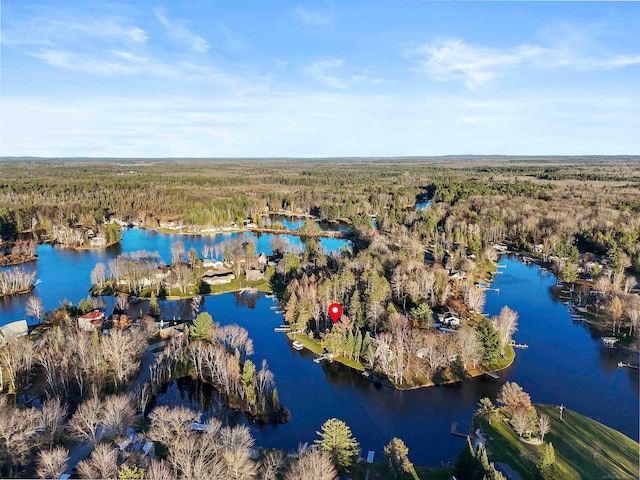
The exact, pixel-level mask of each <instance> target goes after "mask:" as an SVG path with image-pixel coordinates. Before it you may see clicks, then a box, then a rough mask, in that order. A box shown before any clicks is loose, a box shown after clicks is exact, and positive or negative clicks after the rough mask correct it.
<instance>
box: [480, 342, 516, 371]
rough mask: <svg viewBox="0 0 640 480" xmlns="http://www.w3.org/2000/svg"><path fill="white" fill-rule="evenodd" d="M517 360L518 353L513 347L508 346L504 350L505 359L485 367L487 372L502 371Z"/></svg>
mask: <svg viewBox="0 0 640 480" xmlns="http://www.w3.org/2000/svg"><path fill="white" fill-rule="evenodd" d="M515 358H516V352H515V351H514V350H513V347H512V346H511V345H507V346H506V347H505V349H504V357H502V358H500V359H498V360H496V361H495V362H493V363H490V364H488V365H483V367H484V369H485V370H489V371H496V370H502V369H503V368H507V367H508V366H509V365H511V364H512V363H513V360H514V359H515Z"/></svg>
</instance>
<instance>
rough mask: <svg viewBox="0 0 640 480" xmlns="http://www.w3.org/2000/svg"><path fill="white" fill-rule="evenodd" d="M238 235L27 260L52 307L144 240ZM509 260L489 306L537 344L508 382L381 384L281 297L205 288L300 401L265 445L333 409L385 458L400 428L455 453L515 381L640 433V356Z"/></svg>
mask: <svg viewBox="0 0 640 480" xmlns="http://www.w3.org/2000/svg"><path fill="white" fill-rule="evenodd" d="M237 235H238V234H237V233H234V234H223V235H216V236H203V237H200V236H185V235H169V234H163V233H158V232H155V231H151V230H141V229H131V230H127V231H125V232H124V235H123V240H122V242H121V243H120V244H119V245H116V246H114V247H111V248H109V249H106V250H87V251H80V252H76V251H72V250H65V249H62V248H59V247H51V246H49V245H42V246H40V247H38V254H39V255H40V257H39V259H38V262H37V263H31V264H27V266H28V268H37V269H38V278H40V279H41V280H42V283H41V284H40V285H38V287H37V288H36V290H35V292H34V294H35V295H38V296H40V297H41V298H42V299H43V303H44V306H45V308H46V309H47V310H48V309H53V308H55V307H56V306H58V305H59V304H60V301H61V300H62V299H64V298H68V299H70V300H72V301H73V302H74V303H77V301H78V300H80V299H81V298H83V297H86V295H87V292H88V288H89V286H90V285H89V275H90V272H91V270H92V269H93V267H94V265H95V263H96V262H99V261H102V262H105V261H106V260H107V259H108V258H112V257H113V256H115V255H118V254H120V253H122V252H131V251H135V250H140V249H145V250H148V251H158V252H159V254H160V256H161V257H162V258H163V259H164V260H165V261H168V260H169V257H170V245H171V244H172V243H173V242H174V241H175V240H178V239H179V240H181V241H183V242H184V244H185V248H186V249H187V250H188V249H189V248H191V247H194V248H196V250H198V251H200V250H201V249H202V246H203V245H205V244H212V243H214V242H218V241H221V240H223V239H225V238H231V237H233V236H237ZM247 236H252V235H247ZM270 237H271V235H264V234H263V235H259V236H256V241H257V247H258V248H257V251H258V252H260V251H264V252H266V253H270V248H269V241H270ZM288 237H289V238H288V239H289V241H290V242H292V243H293V244H294V245H301V243H300V242H301V241H300V238H299V237H293V236H288ZM322 240H328V241H324V242H323V248H325V250H327V251H336V250H339V249H341V248H344V247H345V246H348V243H347V242H346V241H345V240H341V239H322ZM500 263H501V264H503V265H506V268H504V269H501V271H502V272H503V273H501V274H499V275H497V276H496V279H495V282H494V285H493V287H495V288H499V289H500V292H499V293H496V292H492V291H489V292H487V305H486V307H485V311H486V312H487V313H489V314H490V315H495V314H497V313H498V312H499V311H500V309H501V308H502V307H503V306H504V305H509V306H510V307H511V308H513V309H514V310H516V311H517V312H518V314H519V315H520V321H519V330H518V331H517V332H516V334H515V335H514V337H515V339H516V340H517V341H518V342H520V343H526V344H528V345H529V349H528V350H517V356H516V360H515V362H514V364H513V365H512V366H511V367H509V368H508V369H506V370H504V371H502V372H500V380H499V381H496V380H491V379H489V378H476V379H472V380H468V381H465V382H462V383H458V384H455V385H448V386H440V387H431V388H426V389H419V390H413V391H405V392H401V391H395V390H391V389H388V388H384V387H376V386H374V385H373V384H371V383H369V382H368V381H366V380H365V379H364V378H363V377H362V376H361V375H360V374H358V373H356V372H353V371H351V370H349V369H347V368H345V367H342V366H340V365H337V364H336V365H330V364H321V365H319V364H316V363H314V362H313V361H312V358H313V357H314V355H313V354H311V353H310V352H308V351H301V352H299V351H296V350H294V349H293V348H292V346H291V342H290V341H289V340H287V339H286V337H285V336H284V334H281V333H275V332H274V331H273V329H274V327H276V326H278V325H280V324H281V323H282V316H281V315H277V314H275V313H274V311H273V310H271V309H270V307H271V306H273V305H274V303H273V300H271V299H267V298H265V297H264V295H263V294H258V295H256V296H253V297H245V296H242V295H239V294H225V295H219V296H208V297H205V299H204V303H203V308H204V309H205V310H207V311H208V312H209V313H211V314H212V316H213V318H214V320H215V321H217V322H219V323H221V324H229V323H238V324H239V325H241V326H243V327H244V328H246V329H247V330H248V331H249V334H250V336H251V338H252V339H253V341H254V346H255V354H254V355H253V357H252V358H253V360H254V362H255V363H256V364H259V362H260V361H261V359H262V358H266V359H267V362H268V363H269V366H270V367H271V369H272V370H273V372H274V374H275V376H276V383H277V386H278V391H279V395H280V400H281V401H282V403H283V404H284V405H285V406H287V407H288V408H289V409H290V410H291V415H292V417H291V421H290V422H288V423H287V424H284V425H275V426H274V425H264V426H255V425H253V426H251V428H252V430H253V433H254V435H255V437H256V441H257V442H256V443H257V444H258V445H261V446H267V447H278V448H283V449H295V448H296V446H297V445H298V443H299V442H306V441H309V442H311V441H312V440H313V439H314V438H315V437H316V435H315V432H316V431H317V430H318V429H319V428H320V426H321V424H322V423H323V422H324V421H325V420H326V419H327V418H330V417H338V418H340V419H342V420H344V421H345V422H347V424H349V426H350V427H351V428H352V430H353V433H354V435H355V436H356V437H357V438H358V439H359V440H360V443H361V447H362V450H363V451H364V453H365V454H366V451H367V450H375V451H376V458H378V459H379V458H380V456H381V455H382V448H383V446H384V445H386V444H387V443H388V441H389V440H390V439H391V438H392V437H393V436H399V437H401V438H402V439H403V440H404V441H405V442H406V444H407V446H408V447H409V449H410V454H409V456H410V458H411V460H412V461H413V462H415V463H417V464H421V465H430V466H438V465H439V463H440V462H441V461H449V462H455V460H456V458H457V455H458V453H459V452H460V450H461V449H462V447H463V446H464V440H462V439H460V438H456V437H452V436H450V435H449V430H450V428H451V423H452V422H458V429H459V430H460V431H464V430H465V429H466V426H468V424H469V422H470V419H471V415H472V413H473V411H474V410H475V407H476V403H477V402H478V400H479V399H480V398H481V397H484V396H489V397H491V398H492V399H494V400H495V397H496V395H497V392H498V390H499V388H500V386H501V384H502V383H503V382H505V381H507V380H511V381H516V382H518V383H519V384H520V385H522V386H523V387H524V389H525V390H526V391H527V392H529V393H530V394H531V397H532V399H533V401H534V402H544V403H553V404H560V403H563V404H564V405H566V406H567V407H568V408H571V409H573V410H576V411H578V412H580V413H582V414H585V415H588V416H590V417H592V418H594V419H596V420H598V421H600V422H602V423H604V424H606V425H609V426H611V427H613V428H615V429H617V430H620V431H621V432H623V433H624V434H626V435H628V436H630V437H631V438H633V439H635V440H638V371H637V370H630V369H618V368H616V365H617V362H618V361H619V360H623V361H626V362H629V363H634V364H637V363H638V359H637V355H635V354H633V353H630V352H627V351H622V350H605V349H603V348H602V347H601V344H600V343H601V342H600V341H599V338H598V337H597V336H595V335H592V334H591V333H590V331H589V329H588V327H586V326H585V325H584V324H577V323H574V322H573V321H572V319H571V317H570V316H569V314H568V313H567V310H566V306H564V305H563V304H562V302H561V301H559V300H558V299H557V293H556V292H554V291H553V289H552V287H553V286H554V285H555V277H553V275H551V274H548V273H546V272H545V271H544V270H541V269H540V268H539V267H537V266H535V265H534V266H526V265H524V264H523V263H521V262H520V261H518V260H517V259H516V258H515V257H502V258H501V260H500ZM25 302H26V296H20V297H12V298H9V299H4V300H3V301H0V325H1V324H4V323H7V322H9V321H12V320H16V319H19V318H24V303H25ZM186 304H187V302H182V303H179V304H178V303H176V302H163V303H162V306H163V308H164V314H165V316H168V317H171V316H180V313H181V308H180V306H183V307H184V306H186ZM167 309H169V310H167ZM171 313H173V314H171Z"/></svg>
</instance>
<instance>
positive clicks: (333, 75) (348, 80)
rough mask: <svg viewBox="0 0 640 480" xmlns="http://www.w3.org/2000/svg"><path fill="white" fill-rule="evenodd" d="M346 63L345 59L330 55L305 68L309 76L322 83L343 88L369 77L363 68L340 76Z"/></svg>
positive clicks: (345, 88)
mask: <svg viewBox="0 0 640 480" xmlns="http://www.w3.org/2000/svg"><path fill="white" fill-rule="evenodd" d="M345 65H346V61H345V60H343V59H341V58H332V57H329V58H324V59H322V60H318V61H316V62H313V63H311V64H310V65H308V66H307V67H306V68H305V73H306V74H307V76H308V77H310V78H312V79H313V80H314V81H316V82H318V83H320V84H322V85H326V86H328V87H332V88H338V89H341V90H347V89H349V88H350V87H351V86H352V85H353V84H354V83H356V82H359V81H361V80H365V79H366V78H368V77H367V74H368V71H367V70H361V71H360V72H359V73H351V74H349V73H346V74H344V75H342V76H339V75H338V72H339V70H340V69H341V68H342V67H344V66H345Z"/></svg>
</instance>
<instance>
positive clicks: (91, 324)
mask: <svg viewBox="0 0 640 480" xmlns="http://www.w3.org/2000/svg"><path fill="white" fill-rule="evenodd" d="M103 321H104V312H101V311H99V310H94V311H93V312H89V313H85V314H84V315H80V316H79V317H78V326H79V327H80V328H81V329H82V330H84V331H85V332H93V330H94V328H96V327H98V326H100V325H102V322H103Z"/></svg>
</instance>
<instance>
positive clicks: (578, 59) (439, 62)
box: [404, 38, 640, 89]
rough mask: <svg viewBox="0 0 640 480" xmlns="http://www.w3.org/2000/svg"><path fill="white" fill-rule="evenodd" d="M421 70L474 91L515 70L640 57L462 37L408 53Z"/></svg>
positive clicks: (614, 63)
mask: <svg viewBox="0 0 640 480" xmlns="http://www.w3.org/2000/svg"><path fill="white" fill-rule="evenodd" d="M404 56H405V57H408V58H411V59H414V60H415V61H416V62H417V65H418V68H419V69H420V70H421V71H422V72H424V73H426V74H427V75H428V76H429V77H430V78H432V79H433V80H437V81H442V82H444V81H451V80H454V81H461V82H463V83H464V84H465V85H466V86H467V88H470V89H473V88H476V87H478V86H480V85H482V84H484V83H487V82H489V81H490V80H492V79H493V78H495V77H496V76H499V75H503V74H505V73H506V72H507V71H508V70H510V69H514V68H537V69H551V68H561V67H572V68H577V69H615V68H624V67H630V66H634V65H640V55H605V54H601V55H600V56H588V55H586V56H585V55H581V54H580V53H578V52H575V51H573V50H572V49H571V48H570V46H568V45H565V46H564V47H563V48H550V47H545V46H540V45H529V44H527V45H519V46H517V47H514V48H503V49H497V48H488V47H481V46H474V45H469V44H468V43H466V42H465V41H464V40H462V39H459V38H445V39H438V40H437V41H435V42H433V43H426V44H422V45H419V46H417V47H416V46H414V47H411V48H409V49H407V50H406V51H405V52H404Z"/></svg>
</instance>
